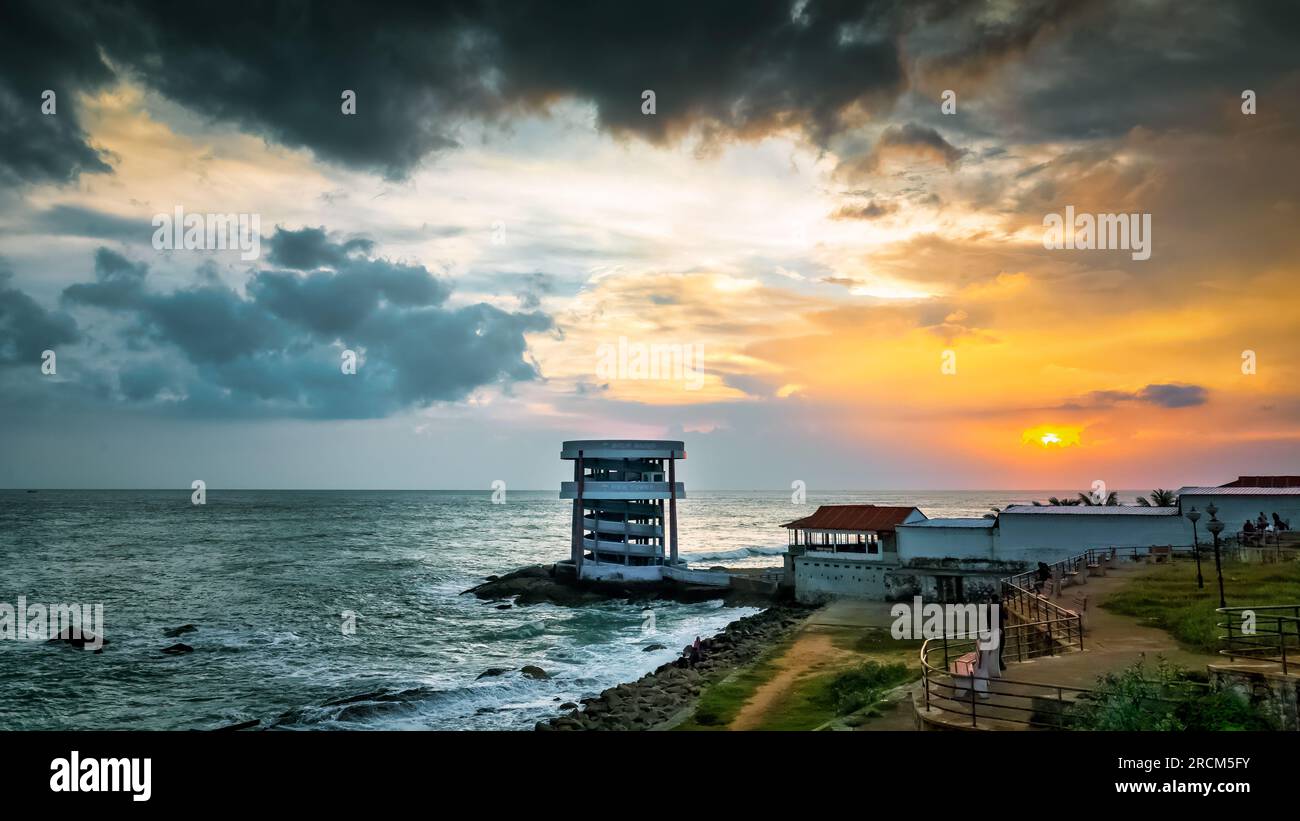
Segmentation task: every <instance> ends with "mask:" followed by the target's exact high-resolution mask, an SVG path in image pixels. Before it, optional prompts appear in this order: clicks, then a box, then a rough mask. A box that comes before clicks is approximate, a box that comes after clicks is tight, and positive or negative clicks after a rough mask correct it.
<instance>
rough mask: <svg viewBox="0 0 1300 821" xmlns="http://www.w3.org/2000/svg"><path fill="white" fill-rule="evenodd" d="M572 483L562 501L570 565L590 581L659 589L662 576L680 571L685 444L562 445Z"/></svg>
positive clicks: (564, 490)
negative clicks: (567, 509) (649, 584)
mask: <svg viewBox="0 0 1300 821" xmlns="http://www.w3.org/2000/svg"><path fill="white" fill-rule="evenodd" d="M560 458H561V459H565V460H569V461H572V462H573V481H572V482H563V483H561V485H560V498H561V499H572V500H573V516H572V523H573V527H572V536H571V539H570V558H569V563H570V564H571V565H572V566H573V568H574V570H575V572H576V574H577V576H578V578H580V579H588V580H601V579H607V580H608V579H617V580H620V581H660V580H661V579H663V577H664V573H663V568H664V567H665V566H669V567H673V566H676V567H680V568H683V569H684V568H685V567H686V563H685V562H684V561H682V560H681V559H679V558H678V555H677V500H678V499H684V498H686V488H685V487H684V486H683V484H682V483H681V482H678V481H677V460H678V459H685V458H686V445H685V443H684V442H674V441H661V440H630V439H584V440H577V441H571V442H565V443H564V446H563V449H562V450H561V452H560Z"/></svg>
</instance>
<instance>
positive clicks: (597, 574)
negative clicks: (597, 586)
mask: <svg viewBox="0 0 1300 821" xmlns="http://www.w3.org/2000/svg"><path fill="white" fill-rule="evenodd" d="M582 578H584V579H591V580H606V581H624V582H657V581H660V580H662V579H663V565H658V564H647V565H640V566H638V565H621V564H607V563H605V562H593V561H591V560H590V559H587V560H586V561H584V562H583V563H582Z"/></svg>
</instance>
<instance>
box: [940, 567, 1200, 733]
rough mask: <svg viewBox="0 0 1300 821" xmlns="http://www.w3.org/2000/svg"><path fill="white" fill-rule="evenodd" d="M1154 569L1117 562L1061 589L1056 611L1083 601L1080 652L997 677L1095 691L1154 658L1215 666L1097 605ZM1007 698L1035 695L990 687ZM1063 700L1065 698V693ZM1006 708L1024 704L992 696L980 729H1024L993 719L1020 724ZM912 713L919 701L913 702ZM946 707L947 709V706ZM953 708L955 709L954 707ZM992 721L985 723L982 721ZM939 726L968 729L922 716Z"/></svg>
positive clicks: (948, 719)
mask: <svg viewBox="0 0 1300 821" xmlns="http://www.w3.org/2000/svg"><path fill="white" fill-rule="evenodd" d="M1155 569H1156V568H1155V567H1154V566H1152V565H1147V564H1139V563H1136V562H1132V561H1127V560H1120V561H1119V564H1117V565H1116V566H1115V567H1112V568H1108V569H1107V570H1106V575H1105V576H1104V577H1102V576H1092V577H1089V578H1088V580H1087V583H1086V584H1082V585H1073V586H1070V587H1067V588H1065V589H1064V590H1062V592H1061V596H1060V598H1059V599H1057V600H1056V601H1057V603H1058V604H1060V605H1061V606H1062V607H1066V608H1069V609H1072V610H1077V609H1079V608H1080V607H1083V606H1084V605H1083V598H1084V597H1086V598H1087V602H1086V607H1084V624H1085V628H1084V640H1083V647H1084V649H1083V652H1081V653H1080V652H1067V653H1063V654H1062V655H1059V656H1046V657H1042V658H1036V659H1031V660H1028V661H1024V662H1009V663H1008V664H1007V669H1006V672H1004V673H1003V676H1004V677H1005V678H1007V679H1011V680H1014V681H1017V682H1025V683H1029V684H1040V685H1047V686H1056V687H1077V688H1081V689H1091V688H1093V687H1095V686H1096V684H1097V678H1098V677H1099V676H1101V675H1103V674H1105V673H1110V672H1117V671H1119V670H1123V669H1125V668H1127V667H1130V666H1132V665H1133V664H1135V663H1137V662H1138V661H1141V660H1143V659H1145V660H1147V662H1148V663H1149V664H1155V663H1156V661H1157V660H1158V658H1164V659H1165V660H1166V661H1168V662H1170V663H1171V664H1175V665H1178V666H1180V667H1186V668H1189V669H1193V670H1197V669H1199V670H1204V669H1205V666H1206V665H1207V664H1211V663H1215V662H1218V661H1220V657H1219V656H1217V655H1214V654H1210V653H1201V652H1196V651H1191V650H1185V649H1183V648H1181V647H1179V646H1178V643H1177V641H1175V640H1174V638H1173V636H1171V635H1170V634H1169V633H1167V632H1165V631H1164V630H1161V629H1160V628H1158V627H1151V626H1148V625H1144V624H1141V623H1139V622H1138V621H1137V620H1136V619H1134V618H1132V617H1130V616H1121V615H1118V614H1115V613H1111V612H1110V611H1107V610H1103V609H1102V608H1101V604H1102V603H1104V602H1105V601H1106V599H1107V598H1108V597H1109V596H1110V595H1111V594H1113V593H1114V592H1115V591H1117V590H1119V589H1120V588H1122V587H1123V586H1125V585H1126V584H1127V583H1128V582H1129V581H1130V580H1132V579H1133V578H1135V577H1138V576H1142V575H1144V574H1147V573H1150V572H1152V571H1153V570H1155ZM994 688H995V689H1001V690H1003V691H1005V692H1008V693H1022V694H1025V695H1039V696H1041V695H1042V693H1041V691H1037V690H1036V689H1035V688H1023V687H1017V686H1015V685H1009V684H1005V683H998V684H996V685H994ZM1065 698H1067V699H1068V698H1069V695H1068V692H1067V694H1066V695H1065ZM1000 702H1005V703H1006V704H1008V705H1011V704H1016V705H1025V704H1027V703H1028V702H1027V701H1026V700H1024V699H1000V698H998V697H997V696H996V695H995V696H994V697H993V698H992V699H991V700H990V701H987V702H983V704H982V706H981V707H980V708H979V712H980V716H981V717H980V720H979V723H980V726H981V727H984V728H986V729H1027V728H1026V727H1025V726H1024V725H1021V724H1015V723H1012V722H1010V721H1008V722H1006V723H1003V722H999V721H997V720H996V718H997V717H999V716H1001V717H1004V718H1007V719H1015V718H1021V719H1023V717H1024V713H1023V711H1013V710H1010V709H1005V710H1004V709H1000V708H999V706H998V705H999V703H1000ZM916 703H917V705H918V709H920V708H921V705H922V704H923V701H922V700H921V699H918V700H917V702H916ZM950 706H951V705H950ZM954 709H955V708H954ZM986 714H988V715H990V716H993V717H994V718H993V720H986V719H985V718H984V716H985V715H986ZM928 717H929V718H931V719H938V720H940V721H942V722H943V723H950V724H952V725H954V726H962V727H968V726H970V725H969V720H968V719H966V718H964V717H962V716H958V715H955V714H954V713H940V712H939V711H934V710H932V711H931V712H930V714H929V716H928Z"/></svg>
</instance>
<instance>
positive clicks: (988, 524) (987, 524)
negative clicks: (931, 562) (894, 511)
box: [899, 519, 997, 527]
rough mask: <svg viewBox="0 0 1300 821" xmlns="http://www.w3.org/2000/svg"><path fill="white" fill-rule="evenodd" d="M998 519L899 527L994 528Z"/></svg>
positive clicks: (951, 520) (937, 521) (959, 520)
mask: <svg viewBox="0 0 1300 821" xmlns="http://www.w3.org/2000/svg"><path fill="white" fill-rule="evenodd" d="M995 524H997V520H996V519H926V520H925V521H923V522H908V523H907V524H902V525H899V527H993V525H995Z"/></svg>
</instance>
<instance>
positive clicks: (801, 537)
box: [782, 505, 925, 601]
mask: <svg viewBox="0 0 1300 821" xmlns="http://www.w3.org/2000/svg"><path fill="white" fill-rule="evenodd" d="M924 520H925V514H924V513H922V512H921V511H920V510H918V509H917V508H915V507H893V506H884V505H822V506H820V507H818V508H817V510H816V512H814V513H813V514H812V515H811V516H804V517H803V518H802V519H796V520H794V521H793V522H788V523H786V524H785V525H782V526H783V527H784V528H785V529H786V530H788V531H789V532H790V549H789V551H788V552H787V553H786V554H785V569H786V579H787V583H788V584H792V585H794V587H795V590H796V593H797V595H798V596H799V597H800V599H801V600H803V601H816V600H819V599H822V598H825V597H830V596H834V595H840V594H843V593H845V592H847V591H854V592H856V593H857V594H858V595H866V596H868V597H874V598H881V599H883V598H884V593H885V577H886V573H887V568H890V567H897V566H898V543H897V538H896V533H895V528H897V527H898V526H900V525H903V524H906V523H908V522H921V521H924Z"/></svg>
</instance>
